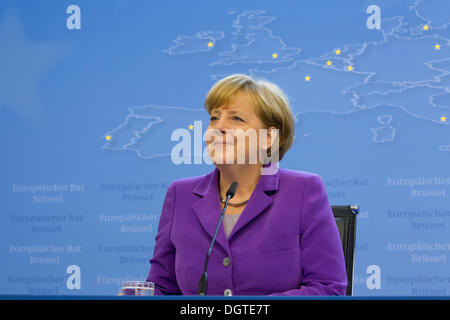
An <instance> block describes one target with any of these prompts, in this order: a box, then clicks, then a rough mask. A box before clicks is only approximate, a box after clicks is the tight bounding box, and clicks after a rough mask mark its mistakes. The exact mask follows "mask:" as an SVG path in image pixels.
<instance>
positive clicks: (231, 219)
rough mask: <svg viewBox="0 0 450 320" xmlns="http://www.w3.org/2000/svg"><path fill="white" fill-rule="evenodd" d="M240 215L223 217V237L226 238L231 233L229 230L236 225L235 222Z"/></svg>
mask: <svg viewBox="0 0 450 320" xmlns="http://www.w3.org/2000/svg"><path fill="white" fill-rule="evenodd" d="M240 215H241V214H240V213H236V214H235V213H233V214H226V213H225V215H224V216H223V227H224V229H225V235H226V236H227V238H228V236H229V235H230V233H231V230H233V227H234V225H235V224H236V221H237V220H238V219H239V216H240Z"/></svg>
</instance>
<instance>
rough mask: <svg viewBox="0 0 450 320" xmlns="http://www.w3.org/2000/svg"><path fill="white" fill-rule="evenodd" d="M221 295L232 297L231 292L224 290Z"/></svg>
mask: <svg viewBox="0 0 450 320" xmlns="http://www.w3.org/2000/svg"><path fill="white" fill-rule="evenodd" d="M223 295H224V296H232V295H233V292H231V290H230V289H225V291H224V292H223Z"/></svg>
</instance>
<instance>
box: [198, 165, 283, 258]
mask: <svg viewBox="0 0 450 320" xmlns="http://www.w3.org/2000/svg"><path fill="white" fill-rule="evenodd" d="M219 173H220V172H219V170H218V169H217V168H215V170H214V171H212V172H211V173H209V174H207V175H206V176H204V177H203V178H202V179H201V180H200V182H199V183H198V184H197V185H196V186H195V188H194V189H193V193H194V194H196V195H198V196H200V198H199V199H197V200H196V201H194V202H193V204H192V208H193V210H194V212H195V214H196V216H197V218H198V219H199V221H200V223H201V225H202V226H203V228H204V229H205V230H206V232H207V233H208V234H209V235H210V236H211V238H212V237H213V235H214V232H215V231H216V227H217V223H218V222H219V217H220V213H221V209H220V201H219V192H218V182H219ZM279 177H280V169H279V168H277V170H276V172H275V173H274V174H272V175H261V176H260V177H259V180H258V183H257V185H256V187H255V189H254V190H253V193H252V195H251V196H250V199H249V201H248V203H247V205H246V207H245V208H244V211H243V212H242V213H241V215H240V217H239V219H238V221H237V222H236V224H235V226H234V227H233V229H232V231H231V234H230V235H229V237H228V239H227V238H226V235H225V230H224V228H223V226H221V228H220V229H219V232H218V234H217V238H216V241H217V243H218V244H219V245H221V246H222V247H223V248H224V249H225V250H226V251H227V252H229V245H228V243H229V241H230V240H231V238H232V237H233V236H234V235H235V234H236V233H238V232H239V230H241V229H242V228H244V227H245V226H246V225H247V224H248V223H249V222H250V221H252V220H253V219H255V218H256V217H257V216H258V215H260V214H261V213H262V212H263V211H264V210H265V209H266V208H267V207H268V206H270V204H271V203H272V198H271V197H270V196H269V195H268V194H266V192H276V191H277V190H278V186H279Z"/></svg>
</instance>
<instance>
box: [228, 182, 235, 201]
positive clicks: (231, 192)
mask: <svg viewBox="0 0 450 320" xmlns="http://www.w3.org/2000/svg"><path fill="white" fill-rule="evenodd" d="M237 187H238V183H237V182H236V181H234V182H233V183H232V184H231V186H230V187H229V188H228V190H227V194H226V197H227V198H228V197H229V198H230V199H231V198H233V197H234V194H235V193H236V190H237Z"/></svg>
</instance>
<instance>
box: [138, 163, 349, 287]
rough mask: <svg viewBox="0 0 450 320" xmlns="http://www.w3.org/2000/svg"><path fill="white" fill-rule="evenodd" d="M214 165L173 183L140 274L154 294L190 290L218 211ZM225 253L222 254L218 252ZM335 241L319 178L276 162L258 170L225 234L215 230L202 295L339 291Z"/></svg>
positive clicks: (340, 260)
mask: <svg viewBox="0 0 450 320" xmlns="http://www.w3.org/2000/svg"><path fill="white" fill-rule="evenodd" d="M218 178H219V170H218V169H217V168H216V169H215V170H214V171H213V172H211V173H209V174H206V175H203V176H199V177H193V178H186V179H181V180H178V181H175V182H173V183H172V184H171V185H170V186H169V188H168V190H167V193H166V198H165V200H164V204H163V208H162V213H161V218H160V221H159V227H158V233H157V235H156V238H155V239H156V244H155V249H154V254H153V257H152V258H151V259H150V263H151V267H150V272H149V275H148V278H147V281H152V282H154V283H155V295H168V294H183V295H196V294H197V291H198V283H199V280H200V277H201V275H202V273H203V266H204V262H205V257H206V253H207V251H208V248H209V245H210V242H211V239H212V237H213V235H214V232H215V229H216V226H217V223H218V221H219V217H220V212H221V209H220V202H219V194H218V187H217V186H218ZM225 258H227V259H225ZM346 288H347V276H346V271H345V261H344V254H343V249H342V244H341V240H340V236H339V232H338V229H337V226H336V222H335V220H334V217H333V212H332V210H331V207H330V204H329V202H328V197H327V193H326V190H325V186H324V183H323V180H322V178H321V177H320V176H319V175H317V174H314V173H308V172H303V171H292V170H286V169H278V171H277V173H276V174H273V175H261V176H260V179H259V181H258V184H257V185H256V188H255V190H254V191H253V193H252V195H251V197H250V200H249V201H248V203H247V206H246V207H245V209H244V211H243V212H242V214H241V216H240V217H239V219H238V221H237V222H236V224H235V226H234V228H233V229H232V231H231V233H230V235H229V238H227V237H226V235H225V231H224V228H223V225H222V226H221V228H220V229H219V233H218V235H217V238H216V242H215V244H214V246H213V249H212V253H211V257H210V259H209V265H208V292H207V294H208V295H308V296H312V295H345V291H346Z"/></svg>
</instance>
